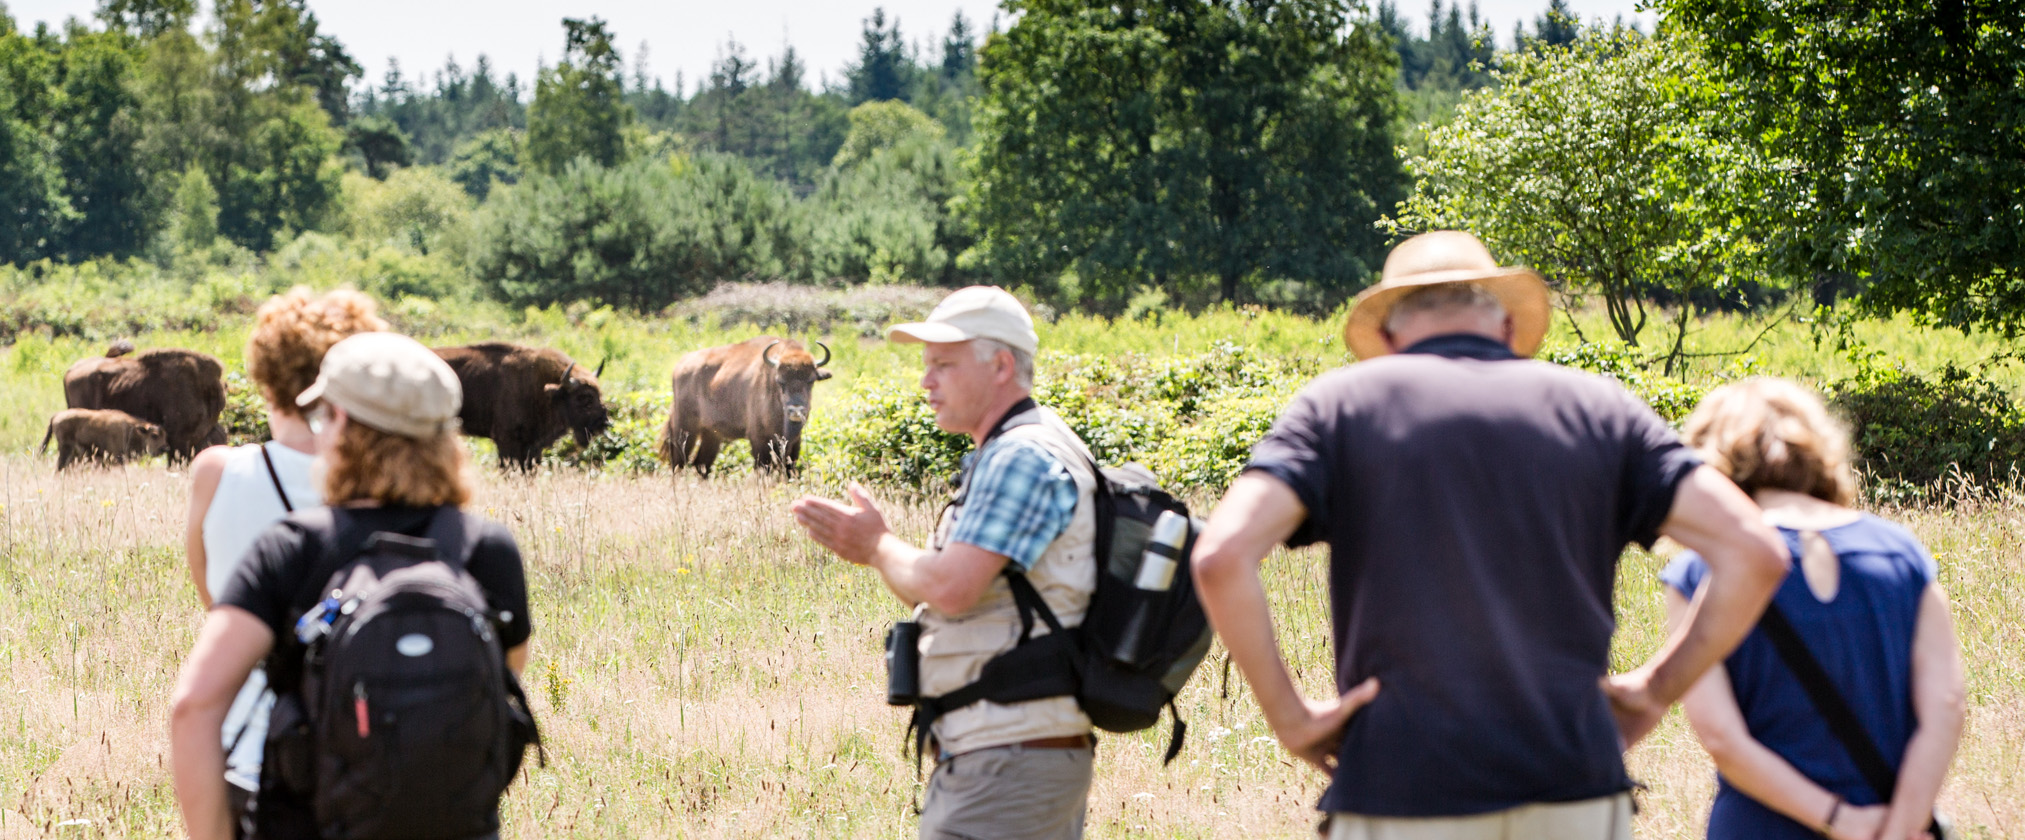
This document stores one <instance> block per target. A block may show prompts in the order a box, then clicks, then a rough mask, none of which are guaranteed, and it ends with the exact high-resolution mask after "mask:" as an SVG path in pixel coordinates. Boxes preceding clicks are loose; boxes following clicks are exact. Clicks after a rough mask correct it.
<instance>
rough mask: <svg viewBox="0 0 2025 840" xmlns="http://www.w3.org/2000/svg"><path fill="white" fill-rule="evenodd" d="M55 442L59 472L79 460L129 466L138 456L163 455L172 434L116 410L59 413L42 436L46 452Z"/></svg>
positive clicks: (75, 409)
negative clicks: (130, 460)
mask: <svg viewBox="0 0 2025 840" xmlns="http://www.w3.org/2000/svg"><path fill="white" fill-rule="evenodd" d="M52 438H54V439H55V440H56V468H57V469H59V470H61V469H67V468H69V467H70V465H71V464H72V463H74V462H76V461H79V460H89V461H95V462H100V463H107V464H120V463H125V462H126V461H127V460H128V459H130V458H133V457H135V456H137V455H143V456H144V455H155V454H159V453H160V452H161V451H162V448H163V447H164V446H165V445H167V444H168V433H167V432H165V431H163V430H162V427H161V426H158V425H156V424H154V423H150V422H148V421H146V420H142V419H140V418H138V417H135V416H133V415H131V414H128V413H126V412H124V411H116V410H113V409H104V410H99V409H90V408H66V409H64V410H62V411H59V412H57V413H56V415H55V416H53V417H50V418H49V430H48V431H46V432H44V433H43V434H42V449H43V450H44V451H47V450H48V449H49V441H50V439H52Z"/></svg>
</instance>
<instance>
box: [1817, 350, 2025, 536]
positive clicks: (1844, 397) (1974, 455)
mask: <svg viewBox="0 0 2025 840" xmlns="http://www.w3.org/2000/svg"><path fill="white" fill-rule="evenodd" d="M1828 393H1829V398H1830V401H1831V402H1832V403H1833V404H1834V406H1835V408H1836V409H1837V410H1838V411H1839V412H1840V413H1841V414H1842V416H1843V417H1844V418H1845V419H1847V420H1848V421H1849V425H1850V432H1851V434H1852V436H1853V442H1854V443H1855V447H1856V451H1857V453H1858V459H1857V460H1858V464H1859V466H1860V468H1861V469H1862V471H1863V473H1864V475H1865V478H1866V479H1867V480H1866V482H1865V483H1866V485H1868V487H1867V490H1868V492H1869V493H1870V495H1871V496H1872V498H1873V499H1876V500H1879V501H1887V502H1890V501H1901V500H1913V499H1916V498H1919V497H1922V496H1924V495H1926V494H1928V493H1930V492H1932V491H1933V490H1934V489H1935V488H1936V486H1937V485H1939V484H1940V482H1941V481H1942V480H1944V479H1948V478H1951V477H1953V476H1954V475H1955V474H1956V473H1957V472H1959V473H1961V474H1965V475H1966V476H1967V477H1969V478H1973V479H1975V480H1976V481H1978V482H1986V483H1988V482H1996V483H2008V482H2010V481H2012V480H2013V479H2014V478H2015V476H2014V471H2015V469H2016V466H2017V464H2018V462H2019V460H2020V459H2021V458H2025V409H2021V407H2020V406H2019V405H2018V404H2017V403H2016V402H2014V401H2013V400H2012V399H2011V396H2010V395H2009V394H2008V393H2006V392H2005V390H2004V388H2003V387H2002V386H2000V385H1998V384H1997V383H1995V382H1993V381H1991V380H1990V379H1989V377H1988V376H1986V375H1985V373H1984V372H1982V371H1974V370H1967V369H1964V368H1961V367H1957V366H1955V365H1952V364H1951V365H1947V366H1944V367H1942V368H1941V370H1940V372H1938V373H1936V374H1934V375H1931V376H1922V375H1920V374H1918V373H1915V372H1913V371H1911V370H1909V369H1907V368H1906V367H1905V366H1904V365H1903V364H1894V365H1890V366H1877V365H1873V364H1867V363H1866V364H1864V365H1863V366H1862V368H1861V369H1860V370H1859V371H1858V372H1857V374H1856V375H1854V376H1851V377H1849V378H1847V379H1844V380H1841V381H1839V382H1836V383H1834V384H1832V385H1831V386H1829V388H1828Z"/></svg>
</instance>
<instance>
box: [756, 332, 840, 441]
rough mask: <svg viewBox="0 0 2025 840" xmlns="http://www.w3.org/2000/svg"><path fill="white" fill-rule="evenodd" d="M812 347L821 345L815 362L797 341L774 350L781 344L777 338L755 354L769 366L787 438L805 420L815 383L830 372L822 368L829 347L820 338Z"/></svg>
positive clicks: (826, 361) (828, 360)
mask: <svg viewBox="0 0 2025 840" xmlns="http://www.w3.org/2000/svg"><path fill="white" fill-rule="evenodd" d="M816 346H817V347H820V348H822V351H823V359H822V361H816V357H814V356H811V355H809V351H807V350H805V349H803V348H802V346H801V345H799V344H789V345H787V346H786V347H785V348H782V349H781V351H780V352H778V353H776V352H774V349H775V348H777V347H781V342H778V341H776V342H774V343H772V344H768V345H767V346H766V349H765V350H762V351H760V354H759V355H760V358H762V359H765V360H766V364H767V366H768V367H771V368H773V379H774V383H775V384H776V385H777V386H778V387H779V388H780V404H781V412H782V414H783V417H782V418H781V419H782V420H783V421H784V423H785V427H786V431H787V433H788V437H790V438H792V437H794V436H795V435H797V434H800V433H801V429H802V425H803V424H805V423H807V422H809V402H810V398H811V396H812V395H813V394H814V393H815V389H816V383H817V382H821V381H823V380H825V379H828V378H830V372H829V371H827V370H824V369H823V366H824V365H827V364H829V363H830V348H828V347H824V346H823V343H822V342H820V341H818V342H816Z"/></svg>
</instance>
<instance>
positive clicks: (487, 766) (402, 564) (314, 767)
mask: <svg viewBox="0 0 2025 840" xmlns="http://www.w3.org/2000/svg"><path fill="white" fill-rule="evenodd" d="M318 514H321V515H325V516H332V517H342V516H343V515H344V514H343V513H342V512H333V511H331V510H330V509H328V508H326V509H322V510H319V511H316V512H315V513H313V514H305V516H311V515H318ZM466 525H467V523H466V519H465V516H464V514H463V513H462V512H460V511H458V510H457V509H456V508H454V507H444V508H441V509H439V510H438V511H436V512H435V513H434V514H433V515H432V516H431V518H430V521H429V526H428V531H427V536H426V537H424V538H415V537H410V536H405V535H402V534H399V533H394V532H387V531H382V532H376V533H373V534H371V535H369V536H367V537H366V538H365V539H364V540H363V542H358V541H357V538H356V535H353V536H352V537H351V539H350V540H347V542H357V547H356V549H355V552H354V553H352V554H351V556H350V558H349V559H347V560H343V561H341V562H339V563H338V565H337V569H336V571H335V572H334V573H333V574H332V575H331V576H330V577H329V578H328V581H327V582H326V583H324V584H323V589H322V590H321V591H322V592H323V593H324V595H325V597H324V598H323V599H322V600H321V601H320V602H319V603H318V605H317V606H316V607H315V608H312V609H311V610H310V612H309V613H306V614H305V615H304V616H303V617H302V619H301V621H300V622H299V623H298V625H297V636H298V639H302V638H304V637H307V641H306V642H305V643H304V644H305V652H304V656H303V660H302V666H301V668H300V672H299V674H296V675H293V676H294V679H293V680H292V682H293V683H294V688H293V689H292V690H291V689H288V688H284V689H282V690H281V691H280V692H279V693H278V699H277V702H276V705H275V712H274V716H273V718H272V721H271V723H270V726H269V741H270V755H271V756H272V758H273V763H272V765H271V769H272V772H273V773H274V775H275V776H276V781H278V782H279V783H280V784H281V785H282V786H283V787H284V788H286V789H287V790H289V791H292V792H293V793H295V794H296V795H297V796H298V797H300V798H301V799H302V800H305V801H307V802H308V803H309V805H310V807H311V812H312V815H313V817H314V821H315V825H316V831H317V833H318V834H319V835H320V836H322V837H326V838H459V837H473V836H479V835H483V834H487V833H490V832H493V831H496V830H498V806H499V798H500V796H501V794H503V793H504V792H505V790H506V787H507V785H508V784H510V783H511V782H512V781H513V778H514V776H515V775H516V774H517V773H519V771H520V765H521V760H522V756H523V755H524V753H525V751H526V747H527V745H528V744H530V743H532V744H535V745H536V747H537V748H539V746H540V734H539V732H538V730H537V729H536V727H535V723H534V718H533V716H532V714H531V713H530V712H529V710H528V703H527V697H526V695H525V694H524V693H523V692H522V691H521V688H520V684H519V681H518V680H517V679H516V678H515V677H514V675H513V672H512V671H511V670H509V669H508V668H507V666H506V658H505V651H504V650H503V649H502V648H501V645H500V639H499V635H498V628H499V627H500V626H503V625H504V624H505V623H506V621H507V620H508V618H509V617H506V616H500V615H495V614H494V613H492V612H491V610H490V608H489V606H488V604H487V602H486V597H485V592H484V590H483V589H481V588H480V586H479V584H478V582H477V581H476V580H474V579H473V578H472V577H471V575H470V573H469V572H468V571H466V569H465V563H466V561H467V560H468V559H469V557H470V552H471V548H472V544H473V540H472V539H471V535H469V534H468V533H467V528H466ZM344 530H345V529H344V528H342V520H341V519H337V520H335V521H333V523H332V529H331V532H333V533H341V532H342V531H344ZM345 550H346V547H345V546H343V545H339V546H338V551H340V552H343V551H345ZM265 775H267V773H266V772H263V776H265ZM256 817H257V812H256Z"/></svg>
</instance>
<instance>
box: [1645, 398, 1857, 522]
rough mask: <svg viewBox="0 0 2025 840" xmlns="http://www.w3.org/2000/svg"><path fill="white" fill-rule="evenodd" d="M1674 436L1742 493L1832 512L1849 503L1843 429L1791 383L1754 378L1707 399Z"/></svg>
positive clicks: (1851, 476)
mask: <svg viewBox="0 0 2025 840" xmlns="http://www.w3.org/2000/svg"><path fill="white" fill-rule="evenodd" d="M1681 436H1682V437H1683V438H1685V439H1686V441H1687V444H1688V445H1689V446H1692V447H1694V448H1695V449H1696V450H1697V451H1699V452H1700V453H1701V456H1702V458H1703V459H1704V460H1706V461H1707V462H1708V464H1709V466H1711V467H1715V468H1716V470H1717V471H1718V472H1721V473H1722V474H1724V475H1726V476H1729V477H1730V480H1731V481H1734V482H1736V483H1737V486H1738V487H1740V488H1743V490H1744V492H1746V493H1756V492H1758V491H1759V490H1766V489H1772V490H1791V491H1793V492H1795V493H1805V494H1807V495H1809V496H1813V497H1814V498H1817V499H1821V500H1823V501H1826V502H1831V503H1834V504H1838V505H1844V506H1847V505H1850V504H1852V503H1854V502H1855V501H1856V470H1855V468H1854V467H1852V466H1851V465H1850V461H1851V459H1850V446H1849V429H1848V427H1847V426H1845V425H1844V424H1843V423H1842V422H1841V421H1839V420H1837V419H1835V417H1833V416H1832V415H1830V414H1829V413H1828V406H1826V405H1824V404H1822V402H1821V397H1819V396H1818V395H1816V394H1815V393H1814V392H1813V391H1811V390H1808V389H1807V388H1805V387H1802V386H1800V385H1798V384H1795V383H1793V382H1789V381H1787V380H1784V379H1776V378H1773V377H1753V378H1751V379H1746V380H1744V381H1742V382H1737V383H1734V384H1730V385H1725V386H1723V387H1721V388H1717V389H1715V390H1714V391H1710V392H1709V394H1708V396H1706V397H1703V398H1702V402H1701V405H1698V406H1696V407H1695V410H1694V413H1693V414H1690V415H1688V419H1687V423H1686V425H1685V427H1684V428H1682V430H1681Z"/></svg>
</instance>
